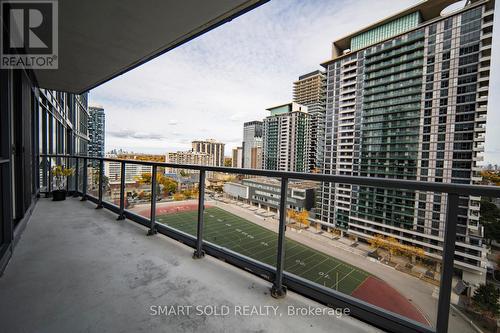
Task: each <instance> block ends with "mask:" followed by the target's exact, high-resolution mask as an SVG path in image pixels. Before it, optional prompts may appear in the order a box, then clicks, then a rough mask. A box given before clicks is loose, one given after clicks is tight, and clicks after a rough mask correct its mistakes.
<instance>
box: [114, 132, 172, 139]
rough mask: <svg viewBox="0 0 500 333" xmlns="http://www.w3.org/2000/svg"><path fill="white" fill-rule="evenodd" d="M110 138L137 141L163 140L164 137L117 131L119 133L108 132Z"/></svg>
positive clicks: (155, 134) (145, 133)
mask: <svg viewBox="0 0 500 333" xmlns="http://www.w3.org/2000/svg"><path fill="white" fill-rule="evenodd" d="M106 134H108V135H109V136H111V137H115V138H121V139H137V140H163V139H165V137H164V136H163V135H161V134H157V133H147V132H135V131H133V130H128V129H124V130H119V131H108V132H107V133H106Z"/></svg>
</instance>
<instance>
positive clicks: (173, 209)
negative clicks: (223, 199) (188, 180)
mask: <svg viewBox="0 0 500 333" xmlns="http://www.w3.org/2000/svg"><path fill="white" fill-rule="evenodd" d="M210 207H212V206H211V205H205V208H210ZM193 210H198V204H197V203H189V204H182V205H177V206H170V205H169V206H161V207H157V208H156V215H157V216H160V215H163V214H175V213H181V212H189V211H193ZM137 214H139V215H141V216H144V217H150V216H151V209H148V208H145V209H143V210H140V211H138V212H137Z"/></svg>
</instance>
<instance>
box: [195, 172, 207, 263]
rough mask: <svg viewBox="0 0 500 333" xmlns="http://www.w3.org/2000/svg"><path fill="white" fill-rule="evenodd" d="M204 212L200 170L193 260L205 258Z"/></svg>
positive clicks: (202, 181)
mask: <svg viewBox="0 0 500 333" xmlns="http://www.w3.org/2000/svg"><path fill="white" fill-rule="evenodd" d="M204 211H205V170H200V183H199V184H198V228H197V232H196V250H195V251H194V253H193V258H194V259H200V258H203V257H204V256H205V252H204V251H203V224H204V216H203V213H204Z"/></svg>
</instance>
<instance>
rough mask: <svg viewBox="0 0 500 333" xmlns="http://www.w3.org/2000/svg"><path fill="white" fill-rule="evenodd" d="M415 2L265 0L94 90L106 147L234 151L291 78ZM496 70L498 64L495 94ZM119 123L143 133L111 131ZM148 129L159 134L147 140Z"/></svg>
mask: <svg viewBox="0 0 500 333" xmlns="http://www.w3.org/2000/svg"><path fill="white" fill-rule="evenodd" d="M418 2H419V0H400V1H394V0H358V1H347V0H308V1H302V0H273V1H271V2H268V3H266V4H264V5H262V6H260V7H258V8H256V9H255V10H252V11H250V12H248V13H246V14H245V15H242V16H240V17H238V18H237V19H234V20H233V21H231V22H229V23H227V24H224V25H222V26H220V27H218V28H216V29H214V30H212V31H210V32H208V33H206V34H204V35H202V36H200V37H198V38H196V39H194V40H192V41H190V42H188V43H186V44H184V45H182V46H180V47H178V48H176V49H174V50H172V51H170V52H167V53H165V54H164V55H162V56H160V57H158V58H156V59H154V60H152V61H150V62H148V63H147V64H144V65H142V66H139V67H138V68H136V69H134V70H132V71H130V72H128V73H126V74H124V75H122V76H120V77H118V78H115V79H113V80H112V81H110V82H108V83H105V84H104V85H102V86H100V87H98V88H96V89H94V90H92V91H91V94H90V100H91V102H92V103H97V104H102V105H103V106H104V108H105V110H106V130H107V133H108V136H107V138H106V148H107V149H111V148H125V147H133V149H134V150H136V151H144V152H153V151H154V152H163V153H165V152H168V151H175V150H179V149H188V148H189V147H190V142H191V140H194V139H202V138H214V139H217V140H221V141H224V140H227V139H228V138H229V139H231V140H228V141H224V142H225V143H226V155H229V154H230V151H231V150H230V149H231V148H232V147H235V146H236V145H240V144H241V141H242V139H243V138H242V136H243V123H244V122H246V121H252V120H262V119H263V118H264V117H266V116H267V114H268V112H266V110H265V109H266V108H268V107H270V106H273V105H278V104H281V103H286V102H289V101H291V100H292V83H293V81H295V80H297V78H298V76H300V75H302V74H304V73H308V72H310V71H313V70H316V69H320V68H321V66H320V63H321V62H324V61H326V60H328V59H329V58H330V56H331V43H332V41H334V40H336V39H338V38H341V37H343V36H344V35H346V34H348V33H350V32H353V31H356V30H359V29H360V28H362V27H364V26H366V25H368V24H371V23H373V22H375V21H378V20H380V19H382V18H384V17H386V16H388V15H391V14H392V13H395V12H397V11H399V10H401V9H403V8H407V7H409V6H411V5H413V4H415V3H418ZM496 30H498V29H495V31H496ZM494 40H495V38H494ZM495 45H500V43H496V44H494V48H497V47H496V46H495ZM495 55H496V54H495ZM495 55H494V56H493V57H492V58H493V64H492V67H494V66H495V61H498V60H495V59H498V57H496V58H495ZM494 73H496V72H495V68H492V89H491V91H492V92H493V91H495V90H494V89H493V78H494V76H495V75H494ZM496 76H497V77H498V76H499V75H496ZM496 81H498V80H496ZM493 99H498V97H495V96H494V94H491V93H490V110H493V108H492V106H494V105H495V102H494V101H493ZM496 105H498V104H496ZM497 114H498V115H494V114H493V112H491V111H490V114H489V115H488V117H489V119H488V129H487V131H488V132H489V133H493V132H495V133H500V128H497V129H496V130H494V131H490V126H492V125H491V124H492V123H496V124H500V113H498V112H497ZM494 117H496V120H495V119H493V118H494ZM174 126H175V127H174ZM498 126H500V125H498ZM119 128H127V129H130V131H132V132H134V133H136V135H130V136H127V137H125V138H124V137H117V136H115V135H113V133H116V131H117V129H119ZM174 128H175V131H173V129H174ZM141 133H153V138H156V139H151V137H148V135H144V139H141V138H140V136H141V135H143V134H141ZM154 134H157V135H156V136H155V135H154ZM137 135H139V137H138V136H137ZM489 137H492V136H491V135H490V134H488V136H487V147H488V145H489V146H490V147H489V148H488V149H490V150H494V149H499V148H500V140H499V139H498V136H493V139H488V138H489ZM233 139H234V140H233ZM488 140H490V141H488ZM129 149H131V148H129Z"/></svg>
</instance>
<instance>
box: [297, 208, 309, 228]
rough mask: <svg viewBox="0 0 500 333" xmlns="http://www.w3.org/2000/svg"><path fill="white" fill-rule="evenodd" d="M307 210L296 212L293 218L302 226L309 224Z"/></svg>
mask: <svg viewBox="0 0 500 333" xmlns="http://www.w3.org/2000/svg"><path fill="white" fill-rule="evenodd" d="M308 218H309V212H308V211H307V210H303V211H301V212H297V214H296V215H295V220H296V221H297V222H299V223H300V224H301V225H303V226H306V227H307V226H309V220H308Z"/></svg>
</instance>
